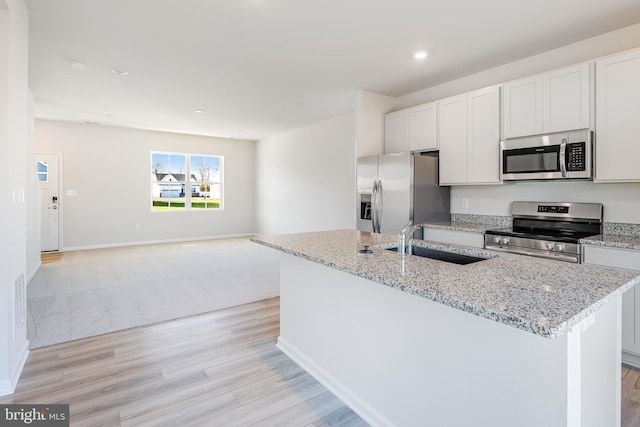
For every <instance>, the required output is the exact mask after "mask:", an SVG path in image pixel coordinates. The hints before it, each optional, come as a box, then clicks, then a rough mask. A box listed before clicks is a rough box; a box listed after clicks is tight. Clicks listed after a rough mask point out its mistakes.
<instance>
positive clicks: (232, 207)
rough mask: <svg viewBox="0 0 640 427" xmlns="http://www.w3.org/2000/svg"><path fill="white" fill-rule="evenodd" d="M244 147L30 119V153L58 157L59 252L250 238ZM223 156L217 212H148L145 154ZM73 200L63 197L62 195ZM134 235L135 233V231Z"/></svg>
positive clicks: (250, 157) (249, 147)
mask: <svg viewBox="0 0 640 427" xmlns="http://www.w3.org/2000/svg"><path fill="white" fill-rule="evenodd" d="M254 147H255V143H254V142H252V141H242V140H235V139H233V140H232V139H223V138H211V137H202V136H193V135H180V134H173V133H165V132H153V131H145V130H135V129H124V128H113V127H108V126H99V125H87V124H73V123H62V122H52V121H43V120H37V121H36V125H35V150H36V152H40V153H60V154H62V165H61V176H62V178H61V183H60V184H61V193H60V194H61V207H60V209H61V216H62V221H61V236H62V238H61V247H62V249H63V250H73V249H86V248H93V247H106V246H118V245H125V244H136V243H151V242H163V241H177V240H189V239H206V238H214V237H224V236H236V235H247V234H251V233H253V221H254V219H253V210H254V209H253V208H254V187H253V186H254V175H253V173H254V172H253V171H254V163H253V162H254ZM151 151H171V152H185V153H197V154H212V155H222V156H224V178H223V179H224V210H220V211H213V210H204V209H203V210H201V211H200V210H198V211H191V212H184V211H182V212H174V211H156V212H152V211H151V196H150V189H151V187H150V168H151V166H150V152H151ZM68 189H73V190H77V192H78V193H77V194H78V195H77V196H66V194H65V193H66V190H68ZM137 224H139V225H140V228H141V229H140V230H136V225H137Z"/></svg>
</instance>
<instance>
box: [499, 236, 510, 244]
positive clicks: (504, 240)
mask: <svg viewBox="0 0 640 427" xmlns="http://www.w3.org/2000/svg"><path fill="white" fill-rule="evenodd" d="M510 240H511V239H509V238H508V237H503V238H502V239H500V242H501V243H502V244H503V245H508V244H509V241H510Z"/></svg>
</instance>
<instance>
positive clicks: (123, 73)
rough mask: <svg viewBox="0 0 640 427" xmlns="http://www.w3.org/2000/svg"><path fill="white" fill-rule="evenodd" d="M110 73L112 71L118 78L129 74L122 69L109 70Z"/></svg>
mask: <svg viewBox="0 0 640 427" xmlns="http://www.w3.org/2000/svg"><path fill="white" fill-rule="evenodd" d="M109 71H111V72H112V73H113V74H117V75H118V76H126V75H127V74H129V72H128V71H127V70H123V69H122V68H115V67H114V68H109Z"/></svg>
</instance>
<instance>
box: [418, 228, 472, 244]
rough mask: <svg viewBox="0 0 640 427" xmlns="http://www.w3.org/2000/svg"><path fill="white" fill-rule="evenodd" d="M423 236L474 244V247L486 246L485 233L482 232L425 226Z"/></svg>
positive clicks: (442, 241) (442, 240) (443, 240)
mask: <svg viewBox="0 0 640 427" xmlns="http://www.w3.org/2000/svg"><path fill="white" fill-rule="evenodd" d="M423 236H424V240H431V241H432V242H441V243H450V244H452V245H464V246H473V247H474V248H484V234H482V233H471V232H468V231H454V230H442V229H439V228H425V229H424V234H423Z"/></svg>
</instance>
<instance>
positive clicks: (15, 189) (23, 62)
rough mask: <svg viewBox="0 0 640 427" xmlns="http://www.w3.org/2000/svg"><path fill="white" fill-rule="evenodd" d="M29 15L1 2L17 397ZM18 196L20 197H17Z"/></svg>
mask: <svg viewBox="0 0 640 427" xmlns="http://www.w3.org/2000/svg"><path fill="white" fill-rule="evenodd" d="M28 36H29V14H28V11H27V8H26V6H25V4H24V1H23V0H6V1H0V100H3V101H4V102H2V103H0V189H1V190H0V395H3V394H8V393H11V392H12V391H13V389H14V387H15V384H16V383H17V380H18V377H19V375H20V372H21V370H22V366H23V364H24V362H25V361H26V356H27V354H28V344H29V343H28V341H27V339H26V322H24V323H21V322H20V321H18V322H15V325H14V309H15V307H19V306H22V307H24V304H26V295H23V296H22V298H20V299H19V300H18V301H17V302H18V304H16V306H15V307H14V288H13V283H14V280H16V279H17V278H18V277H20V276H22V277H25V274H26V252H27V244H26V236H27V232H26V227H27V224H26V217H27V215H26V200H24V199H23V197H22V195H25V198H26V188H27V178H26V177H27V167H26V165H27V150H28V145H29V130H28V120H29V107H28V100H29V88H28V86H27V75H28V43H29V40H28ZM14 195H15V197H14Z"/></svg>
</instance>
